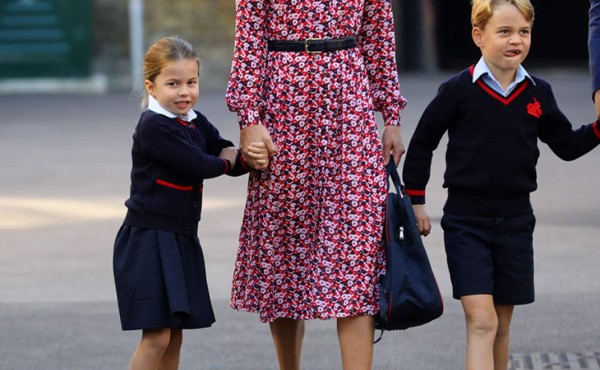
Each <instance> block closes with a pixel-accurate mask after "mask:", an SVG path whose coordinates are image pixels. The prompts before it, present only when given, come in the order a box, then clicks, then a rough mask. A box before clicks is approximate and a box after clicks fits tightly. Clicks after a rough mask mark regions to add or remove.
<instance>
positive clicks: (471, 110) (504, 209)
mask: <svg viewBox="0 0 600 370" xmlns="http://www.w3.org/2000/svg"><path fill="white" fill-rule="evenodd" d="M472 70H473V67H471V68H469V69H466V70H464V71H462V72H461V73H459V74H458V75H456V76H454V77H452V78H450V79H449V80H447V81H446V82H444V83H443V84H442V85H441V86H440V88H439V90H438V93H437V95H436V96H435V98H434V99H433V100H432V101H431V103H430V104H429V105H428V106H427V108H426V109H425V111H424V113H423V115H422V117H421V119H420V121H419V124H418V126H417V128H416V130H415V133H414V135H413V137H412V138H411V141H410V144H409V147H408V151H407V154H406V158H405V162H404V168H403V177H404V181H405V184H406V189H407V194H408V195H409V196H410V198H411V201H412V203H413V204H424V203H425V188H426V185H427V182H428V181H429V177H430V169H431V160H432V156H433V151H434V150H435V149H436V148H437V146H438V144H439V142H440V140H441V138H442V136H443V135H444V134H445V133H446V132H447V133H448V146H447V148H446V171H445V174H444V184H443V186H444V188H447V189H448V199H447V201H446V204H445V206H444V211H445V212H448V213H453V214H458V215H473V216H484V217H507V216H516V215H520V214H525V213H529V212H532V208H531V202H530V197H529V195H530V193H531V192H533V191H534V190H536V188H537V181H536V180H537V176H536V170H535V167H536V164H537V161H538V157H539V154H540V151H539V149H538V139H539V140H540V141H542V142H543V143H545V144H547V145H548V146H549V147H550V149H551V150H552V151H553V152H554V153H555V154H556V155H557V156H558V157H559V158H561V159H563V160H566V161H570V160H573V159H576V158H579V157H580V156H582V155H584V154H586V153H588V152H589V151H591V150H592V149H593V148H595V147H596V146H597V145H598V144H599V143H600V127H599V124H598V122H597V121H596V122H594V123H590V124H588V125H584V126H581V127H580V128H578V129H576V130H573V128H572V126H571V123H570V122H569V121H568V119H567V118H566V117H565V116H564V115H563V113H562V112H561V111H560V109H559V108H558V106H557V104H556V100H555V98H554V95H553V93H552V89H551V87H550V85H549V84H548V83H547V82H546V81H544V80H542V79H539V78H536V77H533V76H532V79H533V80H534V81H535V85H534V84H533V83H531V81H529V80H528V79H525V81H523V82H522V83H521V84H520V85H519V86H518V87H517V88H516V89H515V90H514V91H513V92H512V93H511V94H510V95H509V96H508V97H507V98H504V97H503V96H502V95H499V94H498V93H496V92H495V91H494V90H492V89H491V88H490V87H489V86H487V85H486V84H485V83H484V82H483V81H482V80H481V79H479V80H478V81H477V82H476V83H473V82H472Z"/></svg>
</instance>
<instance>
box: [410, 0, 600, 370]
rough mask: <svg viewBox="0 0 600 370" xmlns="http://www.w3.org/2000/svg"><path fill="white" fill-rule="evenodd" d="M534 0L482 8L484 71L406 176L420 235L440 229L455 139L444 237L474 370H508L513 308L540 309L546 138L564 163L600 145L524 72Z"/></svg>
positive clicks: (428, 135)
mask: <svg viewBox="0 0 600 370" xmlns="http://www.w3.org/2000/svg"><path fill="white" fill-rule="evenodd" d="M533 18H534V10H533V7H532V5H531V3H530V1H529V0H473V1H472V14H471V22H472V25H473V29H472V37H473V41H474V42H475V45H477V46H478V47H479V48H480V50H481V53H482V58H481V59H480V60H479V62H478V63H477V64H476V65H474V66H471V67H470V68H468V69H466V70H464V71H462V72H461V73H459V74H458V75H456V76H454V77H452V78H450V79H449V80H447V81H446V82H444V83H443V84H442V85H441V86H440V88H439V90H438V93H437V95H436V97H435V98H434V99H433V101H432V102H431V103H430V104H429V106H428V107H427V108H426V110H425V112H424V113H423V116H422V117H421V120H420V122H419V124H418V126H417V129H416V131H415V133H414V136H413V137H412V139H411V141H410V145H409V148H408V152H407V155H406V159H405V164H404V170H403V176H404V180H405V182H406V188H407V193H408V194H409V195H410V197H411V200H412V203H413V207H414V210H415V215H416V216H417V221H418V224H419V230H420V231H421V233H422V234H423V235H427V234H429V232H430V229H431V223H430V220H429V217H428V216H427V212H426V211H425V206H424V204H425V187H426V185H427V182H428V180H429V176H430V168H431V159H432V155H433V151H434V150H435V149H436V148H437V146H438V144H439V142H440V140H441V138H442V136H443V135H444V134H445V133H446V132H448V147H447V151H446V172H445V175H444V187H445V188H447V189H448V198H447V201H446V204H445V206H444V216H443V218H442V228H443V229H444V242H445V248H446V255H447V260H448V268H449V272H450V278H451V281H452V287H453V296H454V298H456V299H460V300H461V303H462V305H463V308H464V312H465V320H466V326H467V355H466V357H467V358H466V368H467V369H477V370H483V369H506V368H507V367H508V357H509V328H510V321H511V318H512V313H513V308H514V305H518V304H527V303H532V302H533V301H534V285H533V245H532V244H533V236H532V235H533V230H534V226H535V217H534V215H533V211H532V208H531V202H530V193H531V192H532V191H534V190H536V188H537V183H536V170H535V167H536V164H537V160H538V157H539V149H538V146H537V142H538V139H539V140H540V141H542V142H544V143H546V144H547V145H548V146H549V147H550V148H551V149H552V151H553V152H554V153H555V154H556V155H557V156H558V157H560V158H561V159H564V160H573V159H576V158H578V157H580V156H582V155H584V154H586V153H587V152H589V151H590V150H592V149H593V148H595V147H596V146H597V145H598V144H599V143H600V127H599V126H598V125H599V124H598V122H594V123H591V124H588V125H585V126H582V127H580V128H579V129H577V130H573V129H572V127H571V124H570V122H569V121H568V120H567V118H566V117H565V116H564V115H563V114H562V113H561V111H560V110H559V108H558V106H557V104H556V101H555V98H554V95H553V93H552V89H551V87H550V85H549V84H548V83H547V82H546V81H544V80H541V79H539V78H536V77H533V76H530V75H529V74H528V73H527V72H526V71H525V69H524V68H523V67H522V66H521V63H522V62H523V60H524V59H525V57H526V56H527V53H528V51H529V48H530V44H531V29H532V24H533Z"/></svg>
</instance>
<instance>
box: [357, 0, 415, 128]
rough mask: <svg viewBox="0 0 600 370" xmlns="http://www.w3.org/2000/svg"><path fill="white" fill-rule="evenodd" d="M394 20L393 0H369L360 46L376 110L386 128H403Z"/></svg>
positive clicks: (403, 100)
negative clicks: (400, 126) (389, 126)
mask: <svg viewBox="0 0 600 370" xmlns="http://www.w3.org/2000/svg"><path fill="white" fill-rule="evenodd" d="M394 42H395V36H394V19H393V14H392V3H391V1H390V0H366V1H365V8H364V14H363V20H362V26H361V30H360V33H359V35H358V44H359V46H360V48H361V51H362V54H363V58H364V60H365V64H366V69H367V75H368V76H369V84H370V86H371V93H372V96H373V102H374V105H375V110H376V111H379V112H381V114H382V115H383V120H384V122H385V124H386V125H400V112H401V111H402V109H404V107H405V106H406V99H404V97H403V96H402V95H401V94H400V84H399V82H398V68H397V65H396V47H395V43H394Z"/></svg>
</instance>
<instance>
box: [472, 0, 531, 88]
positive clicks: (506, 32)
mask: <svg viewBox="0 0 600 370" xmlns="http://www.w3.org/2000/svg"><path fill="white" fill-rule="evenodd" d="M472 36H473V41H474V42H475V45H477V46H478V47H479V48H480V49H481V54H482V55H483V59H484V60H485V62H486V64H487V65H488V67H489V68H490V70H491V71H492V73H493V74H494V76H495V77H496V78H498V77H501V76H512V77H514V74H515V73H516V70H517V67H518V66H519V65H520V64H521V63H522V62H523V60H525V57H527V54H528V53H529V48H530V46H531V22H528V21H527V20H526V19H525V17H524V16H523V14H521V12H520V11H519V10H518V9H517V8H516V7H515V6H514V5H511V4H502V5H500V6H498V7H497V8H496V10H495V11H494V13H493V15H492V17H491V18H490V19H489V21H488V23H487V24H486V25H485V27H484V28H483V29H481V28H479V27H474V28H473V32H472Z"/></svg>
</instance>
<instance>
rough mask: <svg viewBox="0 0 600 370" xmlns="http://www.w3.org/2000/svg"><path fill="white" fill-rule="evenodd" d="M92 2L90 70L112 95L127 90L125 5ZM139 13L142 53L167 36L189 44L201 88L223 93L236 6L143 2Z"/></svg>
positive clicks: (182, 0) (204, 1) (207, 0)
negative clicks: (102, 78)
mask: <svg viewBox="0 0 600 370" xmlns="http://www.w3.org/2000/svg"><path fill="white" fill-rule="evenodd" d="M93 2H94V5H93V17H92V19H93V25H92V28H93V32H92V34H93V40H92V43H93V53H94V55H93V60H94V62H93V68H92V69H93V71H94V72H95V73H99V74H103V75H106V76H107V77H108V79H109V88H110V89H111V90H130V89H131V88H132V85H131V78H130V73H131V66H130V56H129V54H130V51H129V10H128V1H127V0H93ZM144 11H145V13H144V28H145V30H144V34H145V35H144V42H145V45H144V48H147V47H148V46H149V45H150V44H151V43H152V42H154V41H156V40H157V39H159V38H161V37H164V36H169V35H176V36H179V37H182V38H184V39H186V40H188V41H189V42H190V43H192V45H193V46H194V47H195V48H196V51H197V52H198V54H199V55H200V58H201V60H202V70H201V84H202V85H201V88H207V89H223V90H224V89H225V85H226V83H227V77H228V75H229V69H230V66H231V57H232V52H233V35H234V24H235V1H233V0H228V1H224V0H179V1H171V0H145V1H144ZM140 68H141V66H140Z"/></svg>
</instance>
